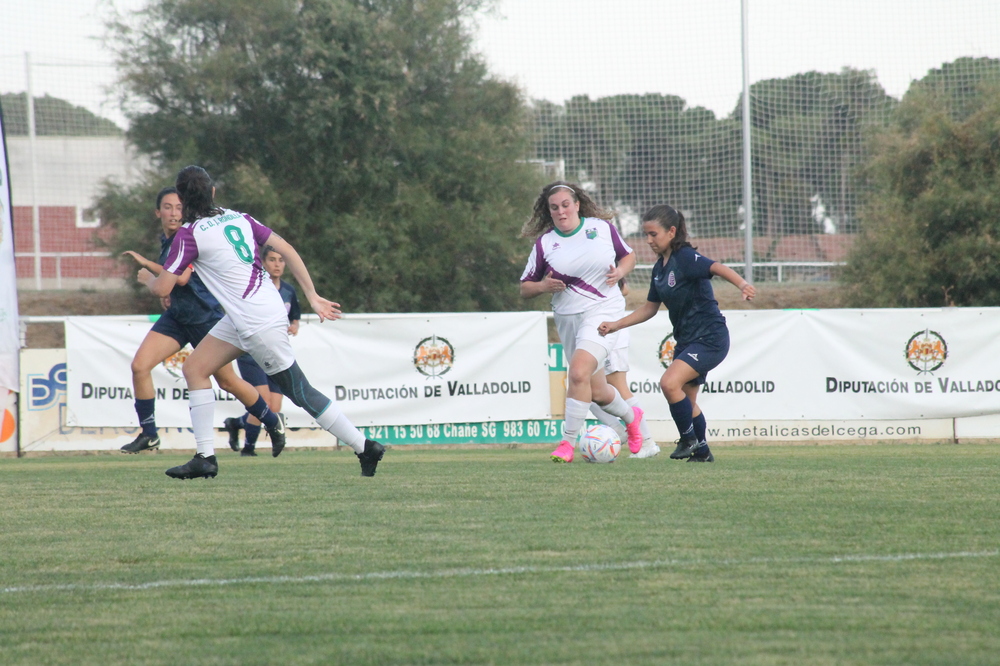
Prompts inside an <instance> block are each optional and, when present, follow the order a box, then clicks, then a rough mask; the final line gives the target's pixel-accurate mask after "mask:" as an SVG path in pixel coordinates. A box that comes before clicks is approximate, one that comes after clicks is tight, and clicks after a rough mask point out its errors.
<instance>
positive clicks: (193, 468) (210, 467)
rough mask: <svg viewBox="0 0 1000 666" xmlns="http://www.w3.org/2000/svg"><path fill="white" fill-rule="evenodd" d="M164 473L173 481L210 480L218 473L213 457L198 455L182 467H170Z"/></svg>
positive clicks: (217, 465) (216, 463)
mask: <svg viewBox="0 0 1000 666" xmlns="http://www.w3.org/2000/svg"><path fill="white" fill-rule="evenodd" d="M165 473H166V475H167V476H169V477H171V478H174V479H198V478H202V477H204V478H206V479H212V478H215V475H216V474H218V473H219V463H218V462H216V460H215V456H214V455H212V456H208V457H207V458H206V457H205V456H203V455H201V454H200V453H199V454H197V455H196V456H195V457H194V458H191V460H189V461H187V462H186V463H184V464H183V465H178V466H177V467H171V468H170V469H168V470H167V471H166V472H165Z"/></svg>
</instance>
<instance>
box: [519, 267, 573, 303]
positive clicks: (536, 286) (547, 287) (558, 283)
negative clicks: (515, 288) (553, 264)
mask: <svg viewBox="0 0 1000 666" xmlns="http://www.w3.org/2000/svg"><path fill="white" fill-rule="evenodd" d="M565 289H566V283H565V282H563V281H562V280H560V279H558V278H554V277H552V271H549V272H548V273H547V274H546V275H545V277H543V278H542V279H541V280H538V281H534V280H524V281H522V282H521V286H520V290H521V298H534V297H535V296H539V295H541V294H554V293H556V292H560V291H565Z"/></svg>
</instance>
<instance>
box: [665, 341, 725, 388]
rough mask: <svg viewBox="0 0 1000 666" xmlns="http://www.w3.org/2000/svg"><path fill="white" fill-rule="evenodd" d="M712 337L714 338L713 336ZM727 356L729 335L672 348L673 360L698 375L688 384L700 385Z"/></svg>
mask: <svg viewBox="0 0 1000 666" xmlns="http://www.w3.org/2000/svg"><path fill="white" fill-rule="evenodd" d="M713 337H714V336H713ZM728 354H729V335H728V334H727V335H725V336H718V337H715V338H714V339H713V340H711V341H710V342H709V341H706V340H705V339H704V338H699V339H697V340H694V341H692V342H689V343H687V344H686V345H678V346H677V347H675V348H674V360H675V361H684V362H685V363H687V364H688V365H690V366H691V367H692V368H694V369H695V371H696V372H697V373H698V376H697V377H695V378H694V379H692V380H691V381H690V382H688V383H689V384H697V385H701V384H704V383H705V379H706V378H707V377H708V371H709V370H713V369H715V368H716V367H718V365H719V364H720V363H722V362H723V361H724V360H725V359H726V356H727V355H728Z"/></svg>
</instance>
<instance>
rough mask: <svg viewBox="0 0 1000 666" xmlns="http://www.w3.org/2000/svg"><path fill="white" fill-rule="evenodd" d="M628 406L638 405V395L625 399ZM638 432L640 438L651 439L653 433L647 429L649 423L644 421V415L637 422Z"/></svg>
mask: <svg viewBox="0 0 1000 666" xmlns="http://www.w3.org/2000/svg"><path fill="white" fill-rule="evenodd" d="M625 404H627V405H628V406H629V407H637V406H639V396H637V395H633V396H632V397H631V398H629V399H628V400H626V401H625ZM639 432H641V433H642V440H643V441H646V440H647V439H653V433H652V432H650V430H649V424H648V423H646V417H645V416H643V417H642V421H641V422H640V423H639Z"/></svg>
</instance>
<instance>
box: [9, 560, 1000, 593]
mask: <svg viewBox="0 0 1000 666" xmlns="http://www.w3.org/2000/svg"><path fill="white" fill-rule="evenodd" d="M998 555H1000V550H984V551H961V552H957V553H901V554H897V555H834V556H831V557H791V558H771V557H751V558H748V559H723V560H653V561H639V562H612V563H608V564H580V565H576V566H524V567H505V568H499V569H443V570H441V571H375V572H371V573H362V574H342V573H327V574H316V575H313V576H262V577H247V578H195V579H189V580H183V579H182V580H155V581H150V582H148V583H67V584H63V585H23V586H19V587H4V588H0V593H2V594H14V593H18V592H77V591H88V592H89V591H100V590H140V591H141V590H153V589H157V588H162V587H222V586H224V585H258V584H266V585H277V584H282V583H285V584H299V583H328V582H353V581H366V580H407V579H418V578H462V577H470V576H510V575H518V574H550V573H578V572H583V573H589V572H598V571H629V570H632V569H662V568H664V567H678V566H679V567H706V566H709V567H711V566H717V567H730V566H743V565H755V564H854V563H858V562H908V561H913V560H951V559H965V558H981V557H996V556H998Z"/></svg>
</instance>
